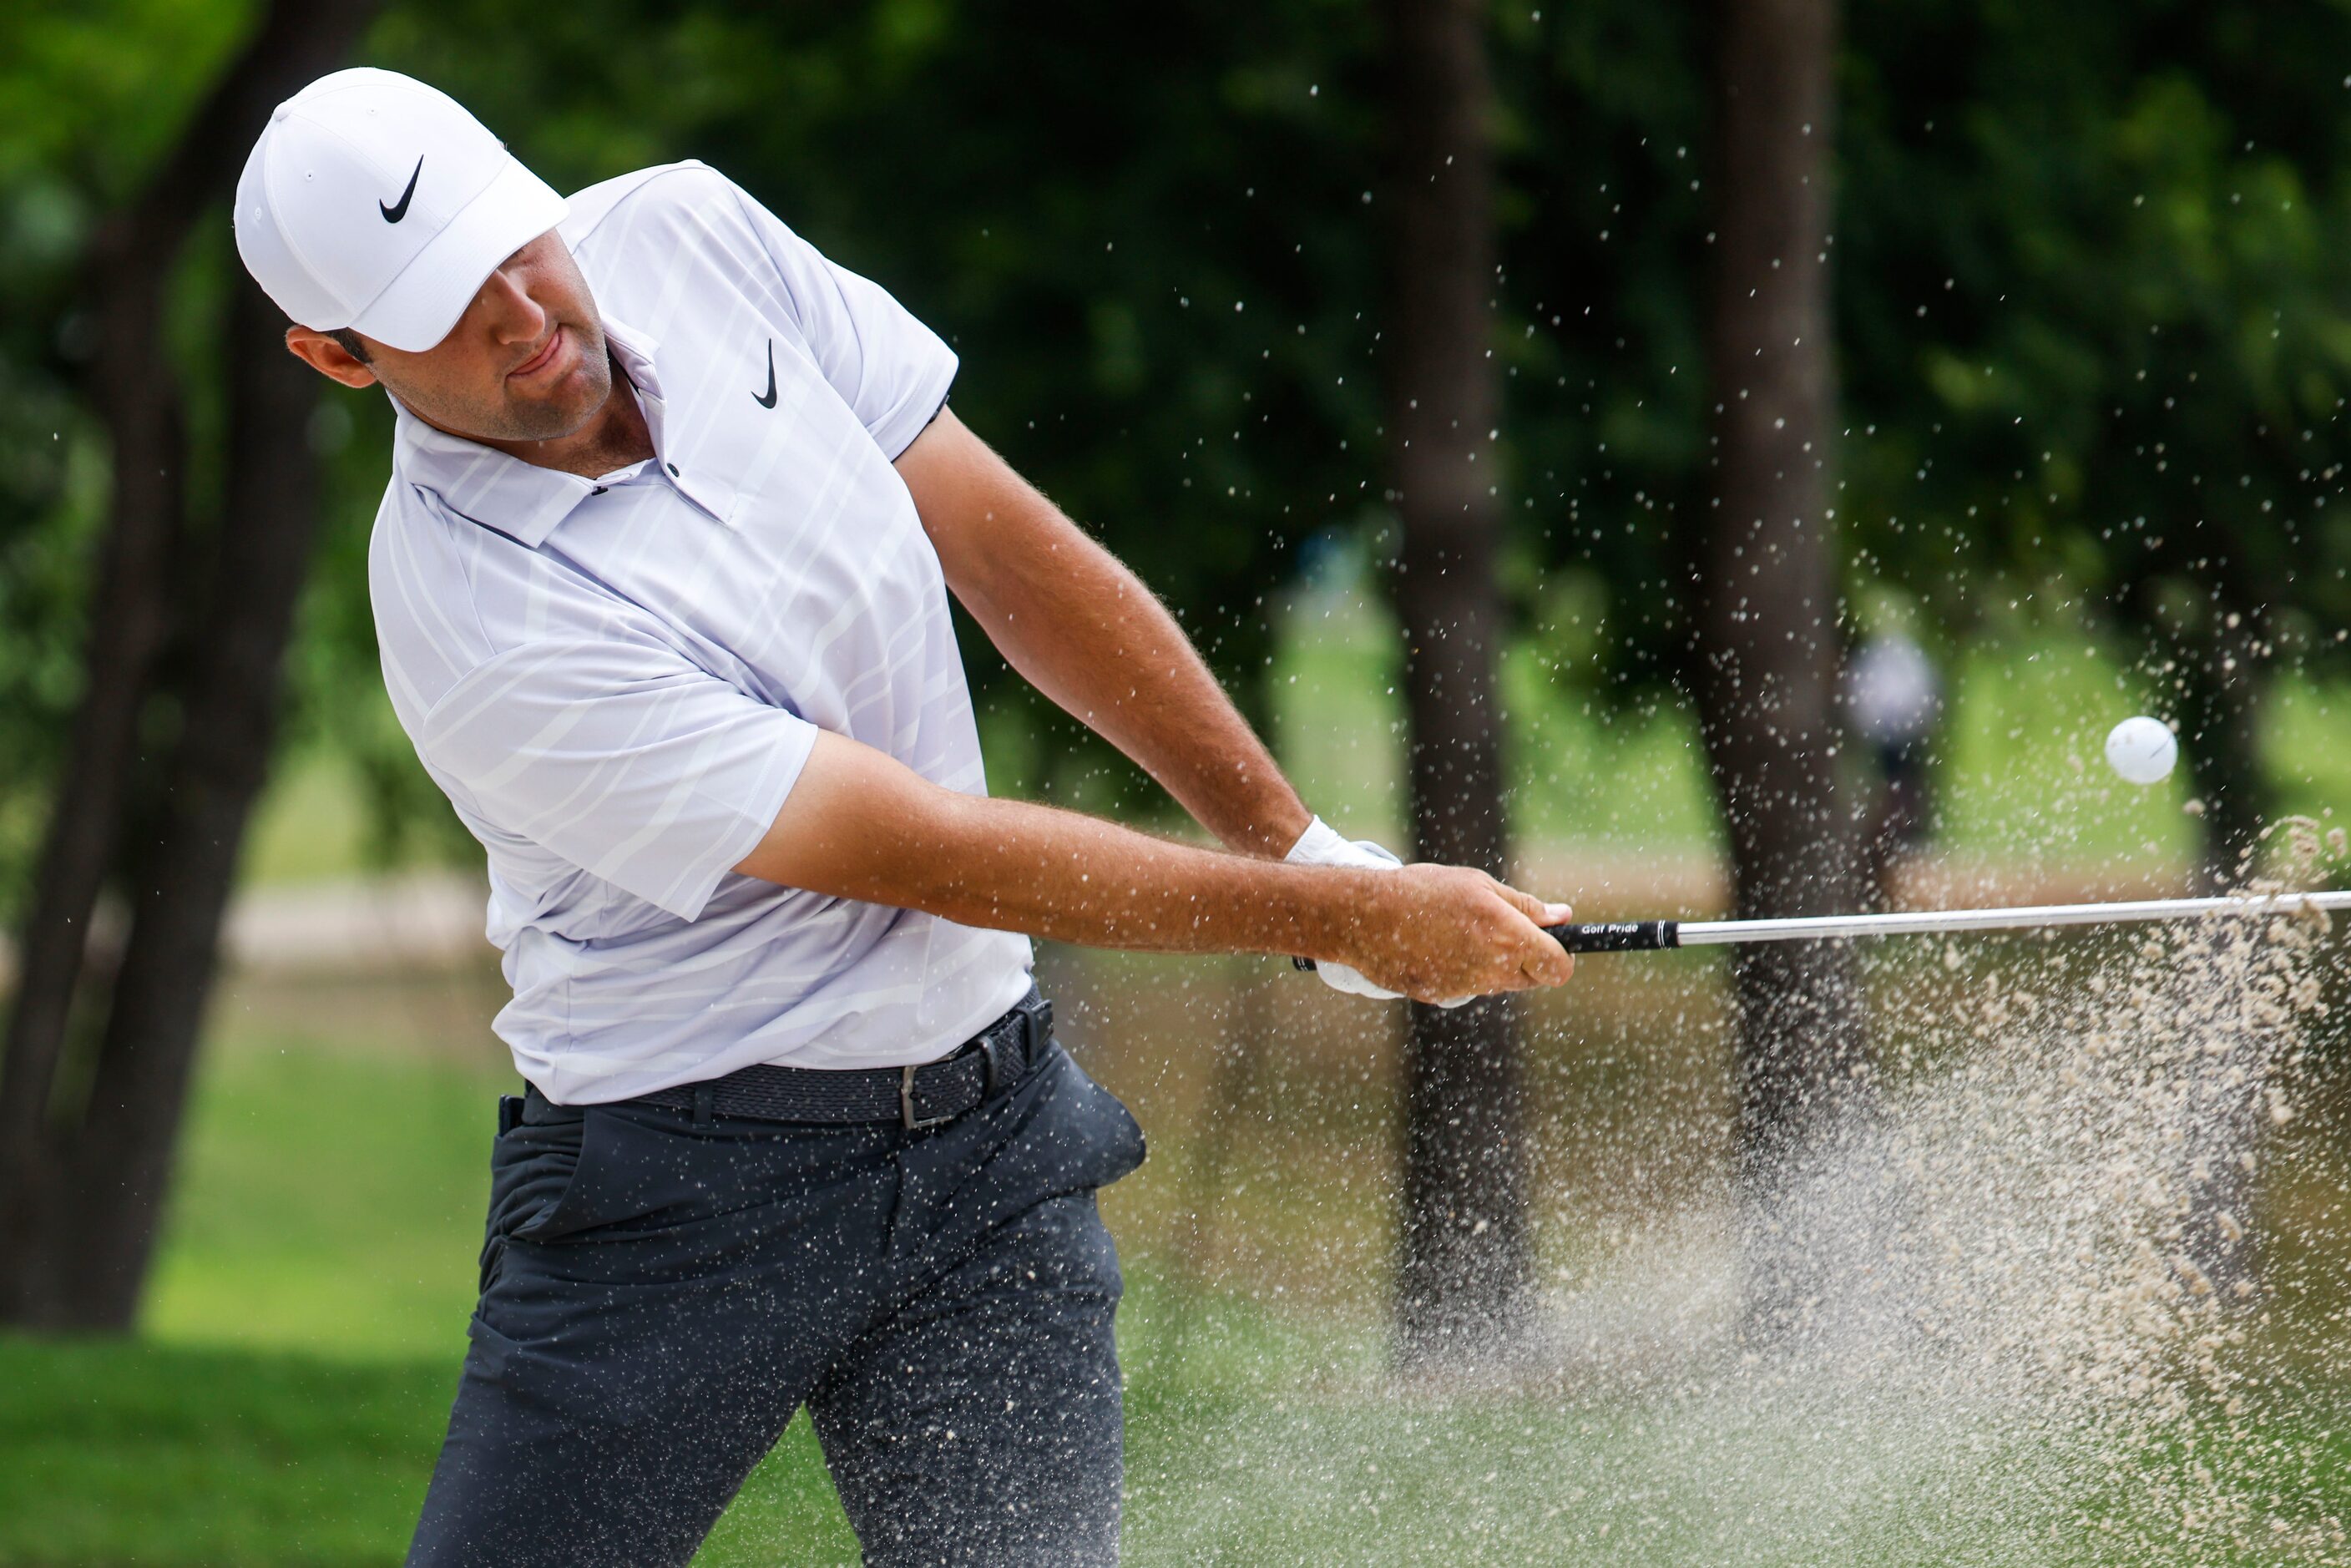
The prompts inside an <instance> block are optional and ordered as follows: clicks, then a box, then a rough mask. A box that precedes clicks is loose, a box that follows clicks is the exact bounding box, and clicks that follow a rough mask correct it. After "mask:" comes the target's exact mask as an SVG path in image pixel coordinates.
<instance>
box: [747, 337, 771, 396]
mask: <svg viewBox="0 0 2351 1568" xmlns="http://www.w3.org/2000/svg"><path fill="white" fill-rule="evenodd" d="M751 401H752V402H756V403H758V405H759V406H760V407H761V408H773V407H775V406H776V340H774V339H773V338H770V339H768V390H767V392H765V393H764V394H763V393H760V392H753V393H752V394H751Z"/></svg>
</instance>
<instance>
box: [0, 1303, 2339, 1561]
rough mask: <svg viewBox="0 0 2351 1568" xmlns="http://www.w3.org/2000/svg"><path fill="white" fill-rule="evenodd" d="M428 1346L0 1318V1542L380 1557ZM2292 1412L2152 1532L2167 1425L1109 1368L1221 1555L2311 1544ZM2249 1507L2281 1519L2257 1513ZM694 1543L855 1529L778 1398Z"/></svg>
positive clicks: (2308, 1440) (421, 1410) (2317, 1438)
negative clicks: (2218, 1511) (1217, 1380)
mask: <svg viewBox="0 0 2351 1568" xmlns="http://www.w3.org/2000/svg"><path fill="white" fill-rule="evenodd" d="M1145 1332H1148V1331H1145ZM1292 1348H1295V1347H1292ZM1258 1366H1259V1373H1260V1375H1262V1372H1263V1370H1264V1364H1263V1362H1262V1361H1259V1363H1258ZM454 1370H455V1369H454V1365H453V1364H452V1363H451V1362H450V1361H449V1360H448V1359H446V1358H442V1359H437V1360H419V1361H404V1362H399V1363H390V1364H353V1363H348V1362H336V1361H321V1360H318V1359H315V1358H312V1357H308V1356H303V1355H297V1354H259V1353H253V1352H236V1351H222V1350H204V1349H196V1348H190V1347H181V1346H162V1345H153V1344H140V1343H110V1344H68V1345H50V1344H34V1343H25V1342H20V1341H10V1340H0V1563H8V1564H12V1565H16V1568H32V1565H39V1568H97V1565H99V1564H118V1563H120V1564H129V1563H143V1564H158V1565H185V1568H194V1565H198V1564H204V1565H222V1568H225V1565H230V1564H235V1565H251V1568H287V1565H292V1564H347V1565H350V1568H364V1565H368V1564H378V1563H382V1564H390V1563H397V1562H398V1561H399V1560H400V1556H401V1553H402V1551H403V1550H404V1547H405V1543H406V1539H407V1533H408V1530H409V1528H410V1526H411V1524H412V1523H413V1518H414V1514H415V1511H416V1509H417V1506H418V1504H419V1503H420V1502H421V1500H422V1499H423V1490H424V1485H425V1481H426V1479H427V1478H428V1476H429V1473H430V1468H431V1459H432V1455H433V1452H434V1446H435V1444H436V1443H437V1440H438V1437H439V1432H440V1422H441V1418H442V1415H443V1412H444V1409H445V1406H446V1401H447V1398H448V1396H449V1394H450V1391H451V1387H452V1384H453V1381H454ZM1163 1370H1166V1369H1163ZM1297 1370H1298V1369H1297V1368H1294V1367H1293V1368H1292V1369H1291V1373H1292V1375H1293V1376H1294V1375H1295V1373H1296V1371H1297ZM1869 1415H1870V1417H1871V1419H1873V1420H1877V1421H1879V1422H1881V1423H1882V1422H1883V1421H1884V1420H1885V1418H1886V1412H1883V1411H1878V1412H1871V1413H1869ZM2316 1418H2317V1417H2316V1416H2286V1417H2283V1418H2281V1419H2279V1420H2276V1421H2272V1422H2269V1423H2265V1424H2259V1425H2255V1426H2252V1427H2244V1428H2241V1437H2242V1439H2243V1445H2244V1449H2245V1454H2246V1458H2244V1460H2243V1462H2242V1463H2241V1464H2239V1465H2238V1466H2237V1474H2236V1476H2235V1478H2234V1479H2235V1480H2236V1482H2237V1486H2238V1490H2240V1491H2241V1492H2244V1493H2246V1494H2248V1495H2251V1496H2252V1497H2254V1498H2256V1499H2259V1500H2260V1501H2258V1502H2257V1504H2256V1507H2255V1512H2254V1515H2253V1518H2252V1522H2251V1524H2250V1526H2249V1528H2247V1529H2246V1530H2243V1531H2237V1532H2235V1533H2236V1534H2237V1535H2239V1536H2241V1537H2244V1538H2245V1539H2243V1540H2241V1541H2237V1542H2229V1541H2222V1542H2218V1543H2215V1542H2210V1541H2199V1542H2198V1544H2197V1549H2196V1550H2195V1552H2194V1555H2193V1556H2192V1557H2179V1558H2175V1557H2171V1556H2168V1555H2167V1554H2164V1553H2163V1552H2162V1550H2161V1546H2162V1542H2163V1534H2162V1529H2161V1525H2160V1521H2154V1520H2151V1518H2150V1511H2149V1509H2148V1508H2147V1502H2146V1498H2145V1495H2144V1494H2145V1493H2146V1492H2147V1490H2150V1488H2152V1487H2153V1486H2155V1485H2157V1484H2158V1482H2160V1481H2161V1480H2162V1479H2163V1478H2166V1477H2168V1476H2170V1475H2172V1474H2173V1473H2175V1472H2178V1471H2181V1470H2183V1469H2184V1468H2185V1465H2186V1463H2187V1461H2186V1460H2185V1459H2184V1457H2183V1456H2181V1455H2179V1454H2160V1453H2158V1454H2152V1455H2142V1456H2139V1457H2138V1458H2136V1459H2135V1460H2134V1461H2133V1462H2132V1463H2131V1465H2129V1466H2128V1467H2126V1468H2125V1469H2123V1470H2121V1471H2120V1472H2117V1473H2115V1474H2112V1475H2111V1476H2110V1477H2109V1478H2107V1479H2105V1480H2103V1481H2099V1482H2095V1483H2093V1484H2091V1485H2089V1486H2088V1487H2086V1488H2084V1489H2081V1490H2078V1491H2075V1492H2073V1493H2069V1494H2068V1495H2067V1496H2066V1497H2065V1498H2064V1500H2063V1501H2062V1502H2061V1501H2059V1500H2056V1499H2053V1498H2052V1497H2051V1496H2050V1495H2048V1494H2047V1493H2046V1492H2038V1493H2037V1492H2036V1490H2035V1488H2034V1486H2033V1485H2032V1482H2033V1481H2034V1479H2036V1477H2037V1475H2038V1469H2037V1467H2036V1463H2035V1461H2036V1458H2038V1448H2037V1445H2036V1444H2034V1443H2033V1442H2032V1441H2030V1440H2025V1441H2019V1440H2018V1439H2017V1438H2016V1437H2015V1435H2014V1434H2012V1433H2011V1434H2009V1435H2008V1436H2007V1437H2006V1438H2005V1439H2004V1440H2003V1441H2001V1442H1995V1443H1991V1444H1986V1443H1984V1442H1982V1441H1980V1440H1978V1439H1977V1438H1976V1437H1974V1436H1973V1435H1971V1434H1970V1433H1968V1432H1965V1431H1955V1430H1951V1429H1949V1427H1947V1426H1938V1425H1936V1424H1934V1423H1932V1422H1922V1423H1920V1424H1918V1425H1917V1427H1916V1429H1915V1431H1913V1432H1912V1433H1911V1434H1910V1435H1909V1437H1910V1440H1907V1441H1903V1442H1888V1441H1887V1440H1886V1429H1885V1427H1883V1425H1881V1426H1880V1427H1877V1428H1876V1429H1869V1428H1866V1427H1854V1426H1852V1425H1851V1424H1850V1423H1849V1422H1848V1421H1846V1420H1844V1419H1843V1418H1840V1417H1837V1416H1820V1415H1818V1414H1817V1413H1815V1414H1814V1415H1813V1416H1809V1417H1802V1418H1793V1416H1792V1413H1784V1412H1783V1413H1782V1415H1781V1416H1777V1417H1775V1416H1771V1414H1769V1413H1768V1412H1767V1414H1765V1415H1764V1416H1752V1415H1743V1414H1740V1413H1739V1412H1736V1411H1725V1410H1723V1409H1719V1408H1709V1407H1707V1406H1693V1405H1689V1404H1677V1402H1676V1401H1674V1400H1672V1399H1669V1398H1668V1399H1660V1400H1657V1401H1654V1402H1649V1403H1643V1402H1636V1401H1621V1402H1617V1403H1614V1404H1611V1405H1603V1404H1598V1403H1583V1402H1572V1401H1562V1400H1560V1399H1549V1398H1547V1399H1536V1398H1528V1397H1508V1398H1464V1399H1455V1400H1439V1399H1428V1398H1415V1397H1411V1396H1401V1397H1399V1396H1392V1395H1385V1394H1374V1393H1367V1392H1361V1391H1356V1392H1350V1391H1349V1388H1348V1386H1347V1385H1338V1386H1337V1387H1336V1389H1335V1391H1334V1390H1333V1389H1331V1388H1323V1389H1320V1390H1318V1389H1317V1388H1316V1387H1315V1386H1314V1385H1312V1383H1311V1380H1309V1381H1306V1382H1303V1383H1301V1384H1297V1385H1292V1386H1289V1387H1287V1388H1284V1387H1280V1386H1271V1387H1268V1386H1264V1385H1252V1384H1251V1383H1250V1382H1249V1380H1246V1379H1245V1380H1243V1382H1242V1383H1241V1384H1240V1385H1238V1386H1231V1387H1225V1388H1217V1387H1213V1386H1210V1385H1208V1384H1207V1381H1206V1380H1204V1379H1200V1378H1197V1377H1195V1376H1189V1375H1175V1376H1174V1377H1173V1378H1171V1379H1170V1380H1169V1381H1167V1382H1165V1383H1161V1382H1157V1381H1155V1380H1154V1379H1153V1378H1151V1377H1150V1376H1148V1375H1137V1376H1136V1378H1135V1380H1134V1385H1133V1387H1132V1388H1131V1391H1130V1396H1129V1408H1128V1430H1129V1439H1128V1450H1129V1453H1128V1465H1129V1477H1130V1486H1129V1494H1128V1500H1127V1541H1128V1552H1127V1558H1128V1561H1129V1562H1131V1563H1136V1564H1158V1563H1165V1564H1176V1563H1232V1564H1247V1565H1249V1568H1271V1565H1276V1564H1298V1565H1300V1568H1310V1565H1314V1568H1319V1565H1322V1564H1329V1563H1364V1564H1389V1563H1393V1564H1398V1565H1404V1564H1418V1563H1440V1562H1442V1563H1495V1564H1500V1563H1560V1564H1585V1563H1589V1564H1595V1565H1596V1564H1604V1563H1605V1564H1626V1565H1640V1564H1650V1563H1655V1564H1659V1565H1661V1568H1662V1565H1664V1564H1685V1563H1729V1562H1738V1563H1755V1564H1772V1565H1787V1568H1795V1565H1797V1564H1806V1563H1827V1562H1840V1563H1856V1564H1883V1565H1888V1568H1890V1565H1895V1564H1906V1565H1907V1564H1918V1565H1925V1564H1929V1563H2019V1564H2024V1563H2031V1564H2033V1565H2035V1568H2056V1565H2063V1564H2075V1563H2078V1564H2085V1565H2087V1564H2092V1563H2164V1562H2172V1561H2180V1562H2186V1561H2195V1562H2201V1563H2213V1564H2219V1563H2231V1564H2242V1565H2244V1568H2257V1565H2258V1568H2267V1565H2269V1564H2277V1563H2300V1562H2313V1563H2315V1562H2325V1561H2330V1560H2339V1559H2335V1558H2330V1556H2329V1555H2328V1554H2327V1553H2326V1552H2325V1551H2323V1550H2319V1551H2314V1550H2312V1549H2311V1547H2310V1546H2309V1545H2308V1543H2307V1532H2311V1531H2313V1530H2314V1527H2318V1526H2320V1524H2321V1521H2322V1520H2323V1519H2324V1517H2325V1515H2326V1514H2327V1513H2329V1512H2339V1511H2340V1510H2341V1508H2342V1506H2343V1503H2344V1501H2345V1500H2346V1499H2351V1441H2346V1437H2345V1436H2344V1435H2342V1434H2341V1433H2339V1432H2330V1434H2329V1435H2326V1436H2321V1435H2320V1434H2319V1433H2318V1432H2314V1431H2313V1430H2311V1429H2309V1423H2310V1421H2311V1420H2313V1419H2316ZM1898 1419H1899V1417H1897V1421H1898ZM2264 1454H2266V1455H2270V1456H2273V1458H2271V1459H2270V1460H2268V1461H2267V1463H2268V1467H2269V1468H2267V1469H2264V1468H2263V1467H2264V1461H2263V1460H2262V1458H2260V1456H2262V1455H2264ZM2270 1499H2274V1501H2272V1500H2270ZM2272 1518H2274V1519H2276V1520H2277V1521H2280V1522H2281V1523H2285V1524H2288V1525H2290V1526H2291V1527H2292V1529H2293V1530H2294V1531H2295V1532H2296V1533H2295V1534H2294V1535H2293V1536H2291V1537H2287V1536H2282V1535H2273V1534H2272V1533H2271V1532H2270V1525H2269V1521H2270V1520H2271V1519H2272ZM2101 1521H2104V1523H2105V1525H2106V1526H2107V1527H2110V1528H2114V1529H2115V1530H2116V1531H2117V1533H2116V1535H2114V1536H2109V1535H2107V1534H2106V1533H2105V1531H2104V1530H2102V1528H2101ZM2279 1542H2284V1543H2285V1544H2283V1545H2281V1544H2279ZM698 1561H699V1562H700V1563H705V1564H711V1565H719V1564H725V1565H742V1568H750V1565H752V1564H774V1563H791V1564H811V1565H812V1564H822V1563H854V1562H855V1561H856V1552H855V1545H854V1542H853V1540H852V1537H851V1536H850V1534H849V1532H848V1530H847V1526H846V1523H845V1521H843V1520H842V1518H841V1512H840V1510H839V1508H838V1505H837V1504H836V1503H835V1502H834V1500H833V1499H832V1496H831V1488H830V1485H829V1483H828V1482H827V1480H826V1479H825V1476H824V1474H823V1471H822V1469H821V1466H820V1460H819V1457H818V1454H817V1451H816V1447H815V1441H814V1438H813V1437H811V1435H810V1432H809V1428H808V1426H807V1423H806V1422H805V1421H804V1420H803V1421H799V1422H796V1423H795V1424H794V1426H793V1427H792V1429H791V1430H790V1431H789V1433H788V1434H787V1435H786V1437H785V1438H784V1440H783V1442H782V1443H780V1444H779V1445H778V1448H777V1449H776V1451H775V1452H774V1453H773V1454H772V1455H771V1456H770V1457H769V1458H768V1461H767V1462H766V1463H765V1464H764V1465H763V1466H761V1467H760V1469H758V1471H757V1472H756V1473H755V1474H754V1475H753V1477H752V1478H751V1479H750V1481H749V1482H748V1483H747V1485H746V1487H745V1488H744V1490H743V1491H742V1493H741V1494H740V1495H739V1496H738V1498H737V1501H736V1504H735V1506H734V1507H733V1508H732V1509H731V1510H730V1511H729V1512H728V1513H727V1515H726V1518H725V1520H724V1521H722V1522H721V1524H720V1526H719V1528H718V1529H717V1531H716V1532H715V1533H714V1535H713V1536H712V1538H711V1540H710V1542H709V1543H708V1545H707V1546H706V1548H705V1551H704V1552H703V1554H702V1555H701V1557H700V1558H699V1559H698Z"/></svg>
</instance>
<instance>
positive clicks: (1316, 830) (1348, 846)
mask: <svg viewBox="0 0 2351 1568" xmlns="http://www.w3.org/2000/svg"><path fill="white" fill-rule="evenodd" d="M1281 858H1282V859H1283V860H1285V861H1287V862H1290V864H1291V865H1332V866H1346V867H1350V868H1352V869H1353V870H1356V871H1395V870H1397V869H1398V868H1400V867H1401V866H1402V865H1403V864H1404V862H1402V861H1400V860H1398V859H1396V857H1395V856H1394V855H1393V854H1390V853H1389V852H1387V851H1386V850H1384V849H1382V848H1381V847H1380V846H1379V845H1377V844H1375V843H1374V842H1372V841H1371V840H1369V839H1343V838H1341V837H1340V836H1339V831H1338V830H1337V829H1336V828H1333V827H1332V825H1331V824H1330V823H1328V822H1326V821H1323V820H1322V818H1320V817H1317V818H1315V819H1314V820H1313V821H1311V822H1309V823H1308V824H1307V825H1306V831H1304V832H1302V833H1301V834H1299V835H1298V841H1297V842H1296V843H1294V844H1292V845H1290V852H1289V853H1288V854H1286V855H1284V856H1282V857H1281ZM1314 972H1315V973H1316V974H1318V975H1320V976H1322V983H1323V984H1324V985H1326V986H1328V987H1330V988H1332V990H1334V991H1344V992H1346V993H1347V994H1348V995H1349V996H1351V997H1371V998H1374V999H1376V1000H1380V1001H1394V1000H1395V999H1396V998H1398V997H1400V996H1402V995H1403V994H1404V993H1402V992H1401V991H1391V990H1387V989H1385V988H1382V987H1379V986H1375V985H1374V984H1372V982H1371V981H1369V980H1367V979H1365V978H1364V977H1363V976H1362V975H1361V974H1359V973H1357V972H1356V971H1355V970H1353V969H1352V968H1349V967H1347V966H1346V965H1344V964H1332V963H1327V962H1326V963H1318V964H1316V965H1315V966H1314ZM1471 999H1472V998H1468V997H1456V998H1452V999H1451V1000H1449V1001H1443V1002H1439V1003H1437V1006H1438V1007H1441V1008H1458V1007H1459V1006H1461V1005H1462V1004H1463V1003H1464V1002H1467V1001H1469V1000H1471Z"/></svg>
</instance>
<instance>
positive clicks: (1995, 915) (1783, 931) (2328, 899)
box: [1296, 893, 2351, 969]
mask: <svg viewBox="0 0 2351 1568" xmlns="http://www.w3.org/2000/svg"><path fill="white" fill-rule="evenodd" d="M2336 909H2342V910H2351V893H2279V894H2262V895H2259V896H2254V897H2236V898H2142V899H2136V900H2131V901H2128V902H2125V903H2118V904H2021V905H2019V906H2017V907H2014V908H2011V909H1921V910H1913V911H1907V912H1904V913H1902V914H1897V915H1809V916H1804V917H1802V918H1797V919H1790V920H1611V921H1596V922H1578V923H1576V924H1573V925H1547V926H1545V927H1544V928H1543V929H1544V930H1546V931H1548V932H1550V933H1551V935H1552V936H1555V937H1557V938H1559V945H1560V946H1562V947H1564V948H1566V949H1567V950H1568V951H1569V952H1571V953H1654V952H1656V951H1659V950H1660V949H1663V948H1667V947H1723V946H1733V945H1735V944H1739V943H1743V942H1842V941H1852V940H1854V939H1855V938H1859V937H1865V936H1949V935H1950V934H1952V933H1954V932H1960V931H2034V930H2042V929H2045V928H2047V927H2050V926H2054V925H2128V924H2131V923H2134V922H2142V921H2150V920H2203V919H2230V918H2246V917H2254V916H2262V915H2269V916H2283V915H2295V914H2299V913H2301V912H2303V911H2304V910H2336ZM1296 962H1297V965H1298V967H1300V968H1301V969H1311V968H1312V967H1314V960H1312V959H1311V958H1300V959H1298V960H1296Z"/></svg>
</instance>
